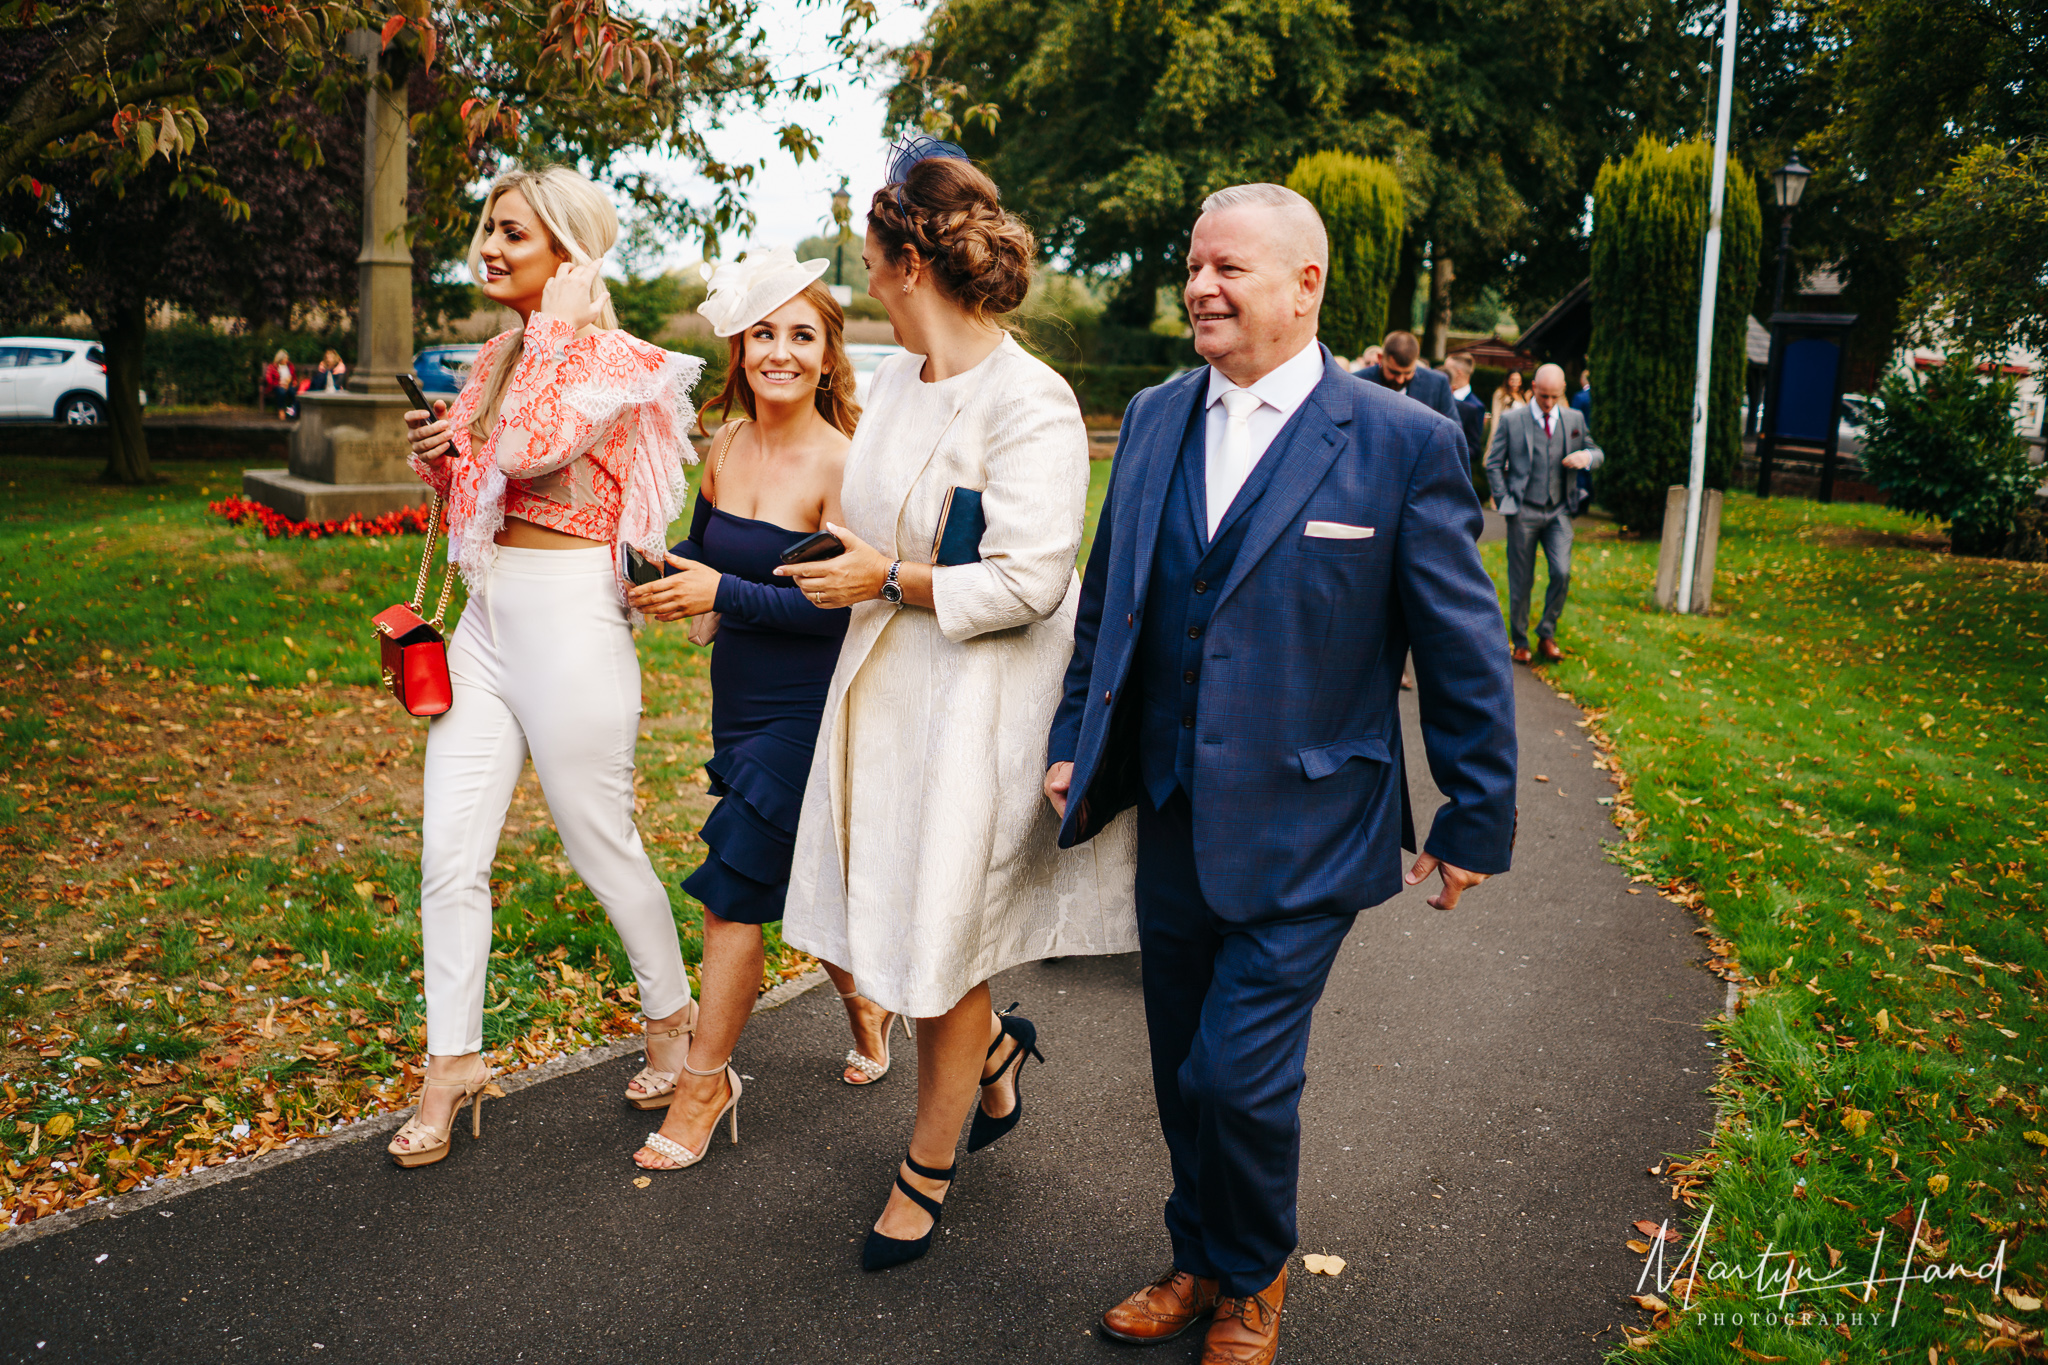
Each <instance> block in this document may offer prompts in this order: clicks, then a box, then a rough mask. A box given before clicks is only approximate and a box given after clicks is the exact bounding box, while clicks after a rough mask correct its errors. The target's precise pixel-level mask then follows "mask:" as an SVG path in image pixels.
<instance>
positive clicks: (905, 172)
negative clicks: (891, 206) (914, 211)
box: [886, 133, 973, 209]
mask: <svg viewBox="0 0 2048 1365" xmlns="http://www.w3.org/2000/svg"><path fill="white" fill-rule="evenodd" d="M933 157H949V158H951V159H953V160H956V161H970V160H972V159H973V158H971V157H969V156H968V155H967V151H966V149H965V148H963V147H961V146H960V145H959V144H958V143H956V142H945V141H942V140H941V139H939V138H935V137H933V136H932V135H931V134H929V133H918V134H917V135H915V136H914V137H907V138H905V139H903V140H902V141H901V142H898V143H897V144H896V145H895V146H893V147H891V148H890V149H889V169H888V171H887V172H886V174H887V176H888V182H889V183H890V184H891V185H894V186H895V187H896V207H897V208H899V209H900V208H902V207H903V182H904V181H905V180H907V179H909V178H910V171H911V168H912V167H913V166H915V165H917V163H918V162H920V161H930V160H931V159H932V158H933Z"/></svg>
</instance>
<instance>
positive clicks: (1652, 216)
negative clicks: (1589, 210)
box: [1591, 138, 1763, 531]
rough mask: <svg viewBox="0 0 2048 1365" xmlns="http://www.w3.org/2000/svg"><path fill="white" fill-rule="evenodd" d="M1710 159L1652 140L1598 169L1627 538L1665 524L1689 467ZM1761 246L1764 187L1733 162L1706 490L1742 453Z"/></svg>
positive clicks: (1608, 396)
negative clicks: (1747, 350) (1749, 325)
mask: <svg viewBox="0 0 2048 1365" xmlns="http://www.w3.org/2000/svg"><path fill="white" fill-rule="evenodd" d="M1713 163H1714V153H1713V148H1712V147H1711V146H1710V145H1708V143H1706V142H1705V141H1703V140H1702V141H1693V142H1684V143H1680V144H1679V145H1678V146H1676V147H1667V146H1665V145H1663V144H1662V143H1660V142H1657V141H1655V140H1653V139H1650V138H1644V139H1643V140H1642V141H1640V142H1638V143H1637V144H1636V149H1635V151H1634V152H1633V153H1631V154H1630V155H1629V156H1627V157H1624V158H1623V159H1621V160H1619V161H1610V162H1608V163H1607V164H1606V165H1605V166H1603V167H1601V169H1600V177H1599V179H1598V181H1597V182H1595V184H1594V188H1593V260H1592V267H1593V340H1592V354H1591V365H1592V369H1593V377H1594V382H1595V383H1596V384H1597V386H1598V391H1599V394H1600V448H1601V449H1602V450H1603V451H1604V452H1605V453H1606V455H1607V462H1606V464H1605V466H1604V467H1603V468H1602V469H1601V471H1600V474H1599V476H1598V480H1597V482H1598V488H1599V499H1600V502H1601V504H1602V505H1603V506H1605V507H1606V508H1607V509H1608V510H1609V511H1611V512H1613V513H1614V514H1615V516H1616V517H1618V518H1619V519H1620V520H1621V522H1622V524H1623V525H1624V526H1627V527H1628V528H1630V529H1631V530H1637V531H1655V530H1657V529H1658V527H1659V526H1661V525H1662V524H1663V516H1664V496H1665V490H1666V489H1667V488H1669V487H1670V486H1671V485H1672V484H1679V483H1684V482H1685V481H1686V473H1687V470H1688V467H1689V465H1690V463H1691V459H1692V393H1693V353H1694V348H1695V346H1696V344H1697V336H1698V329H1699V300H1700V260H1701V252H1702V251H1703V250H1704V243H1705V239H1706V230H1707V203H1708V192H1709V189H1710V184H1709V178H1710V177H1711V175H1712V174H1713ZM1762 243H1763V215H1762V212H1761V210H1760V209H1759V208H1758V205H1757V197H1756V182H1755V180H1754V179H1753V178H1752V177H1751V176H1750V175H1749V174H1748V173H1747V172H1745V171H1744V170H1743V168H1742V167H1741V166H1739V165H1738V164H1737V163H1736V162H1735V160H1734V159H1733V158H1730V159H1729V162H1728V197H1727V203H1726V206H1725V208H1724V210H1723V213H1722V222H1721V270H1720V281H1719V286H1718V289H1717V291H1716V292H1717V294H1718V299H1717V301H1716V304H1715V307H1714V343H1713V373H1712V376H1711V380H1710V386H1709V388H1708V393H1707V404H1708V420H1707V486H1708V487H1709V488H1726V487H1727V486H1728V480H1729V476H1730V475H1732V474H1733V473H1734V471H1735V463H1736V460H1737V459H1738V458H1739V457H1740V455H1741V453H1742V390H1743V378H1744V375H1743V369H1744V365H1745V363H1746V362H1745V358H1744V350H1743V341H1744V336H1745V332H1746V322H1745V319H1746V318H1747V317H1748V312H1749V303H1750V300H1751V299H1752V298H1753V297H1754V296H1755V293H1756V278H1757V271H1758V269H1759V263H1760V259H1761V258H1760V255H1759V253H1760V251H1761V248H1762Z"/></svg>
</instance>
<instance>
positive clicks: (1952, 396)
mask: <svg viewBox="0 0 2048 1365" xmlns="http://www.w3.org/2000/svg"><path fill="white" fill-rule="evenodd" d="M1977 371H1978V367H1977V364H1976V362H1975V361H1974V360H1969V359H1963V358H1954V359H1951V360H1950V362H1949V363H1948V364H1946V365H1943V366H1941V367H1939V368H1937V369H1933V370H1929V371H1927V372H1926V373H1925V374H1924V375H1915V374H1910V373H1906V372H1903V371H1896V372H1894V373H1892V374H1888V375H1886V376H1885V378H1884V380H1883V382H1882V383H1880V384H1879V385H1878V391H1877V403H1876V405H1875V410H1874V411H1873V413H1872V415H1871V419H1870V422H1869V425H1868V427H1867V428H1866V430H1865V435H1864V440H1863V448H1862V452H1861V456H1860V458H1861V459H1862V462H1863V468H1864V469H1865V470H1866V471H1867V472H1868V474H1869V476H1870V481H1871V482H1872V483H1873V484H1875V485H1877V486H1878V487H1879V488H1882V489H1883V490H1884V491H1885V494H1886V496H1887V497H1888V498H1890V500H1891V504H1892V506H1894V507H1896V508H1898V509H1899V510H1901V511H1903V512H1910V513H1912V514H1914V515H1915V516H1922V517H1926V518H1928V519H1929V520H1932V521H1939V522H1945V523H1947V524H1948V528H1949V544H1950V546H1951V548H1953V549H1954V550H1955V552H1956V553H1957V554H1962V555H1996V554H2003V553H2005V551H2006V547H2007V544H2008V542H2010V541H2012V540H2013V539H2014V532H2015V531H2016V530H2018V529H2019V520H2020V513H2021V512H2022V511H2023V510H2024V509H2026V507H2027V505H2028V503H2029V501H2030V500H2031V497H2032V494H2033V489H2034V486H2035V484H2037V483H2039V482H2040V477H2041V475H2040V471H2039V470H2036V469H2035V468H2034V467H2033V465H2032V464H2030V463H2029V462H2028V460H2027V443H2026V442H2025V441H2024V440H2022V439H2021V438H2020V437H2019V435H2018V434H2016V433H2015V432H2014V431H2013V423H2012V407H2013V399H2014V396H2015V384H2014V381H2013V380H2012V379H2010V378H2008V377H2006V376H2004V375H1980V374H1978V372H1977Z"/></svg>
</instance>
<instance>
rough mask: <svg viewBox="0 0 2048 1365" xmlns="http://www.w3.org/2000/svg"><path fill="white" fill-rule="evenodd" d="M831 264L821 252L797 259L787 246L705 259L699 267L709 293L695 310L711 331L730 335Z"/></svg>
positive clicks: (764, 314)
mask: <svg viewBox="0 0 2048 1365" xmlns="http://www.w3.org/2000/svg"><path fill="white" fill-rule="evenodd" d="M831 264H832V262H830V261H828V260H826V259H824V258H823V257H822V256H821V257H819V258H818V259H817V260H814V261H799V260H798V259H797V258H796V253H795V252H794V251H791V250H790V249H789V248H788V247H786V246H779V247H775V248H774V249H772V250H769V251H756V252H752V253H750V254H749V255H748V257H747V259H746V260H744V261H721V262H719V263H718V264H717V265H716V266H714V265H712V264H711V263H710V262H709V261H706V262H705V263H704V264H703V265H702V266H700V267H698V268H699V269H701V270H702V271H703V272H704V279H705V281H706V283H707V284H709V286H710V294H709V296H708V297H707V298H706V299H705V300H704V302H702V303H700V304H698V305H697V311H698V312H699V313H702V314H703V315H704V316H705V317H706V318H707V319H709V320H710V322H711V331H712V333H713V335H715V336H722V337H729V336H733V335H734V334H736V333H738V332H742V331H744V330H746V329H747V328H749V327H751V326H753V325H754V324H755V323H757V322H759V321H760V320H761V319H762V318H765V317H767V316H768V315H769V314H770V313H772V312H774V311H775V310H776V309H778V308H780V307H782V305H783V304H785V303H788V302H789V301H790V300H791V299H793V298H795V297H796V296H797V295H798V294H801V293H803V292H804V290H805V289H807V288H809V287H810V285H811V284H812V282H813V281H815V280H816V279H817V278H818V277H819V276H820V275H822V274H824V273H825V267H827V266H829V265H831Z"/></svg>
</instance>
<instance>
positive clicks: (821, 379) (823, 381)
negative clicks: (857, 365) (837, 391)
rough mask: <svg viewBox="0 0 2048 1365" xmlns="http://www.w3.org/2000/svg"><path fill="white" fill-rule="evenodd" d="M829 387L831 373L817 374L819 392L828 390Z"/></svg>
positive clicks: (830, 384)
mask: <svg viewBox="0 0 2048 1365" xmlns="http://www.w3.org/2000/svg"><path fill="white" fill-rule="evenodd" d="M831 388H832V376H831V375H829V374H821V375H819V376H818V389H819V391H820V392H829V391H830V390H831Z"/></svg>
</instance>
